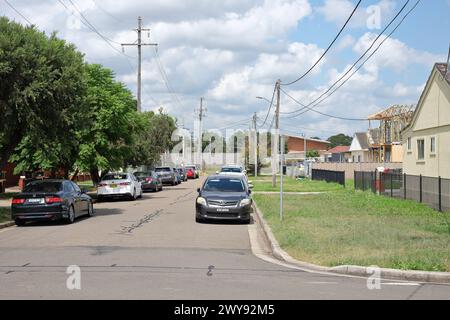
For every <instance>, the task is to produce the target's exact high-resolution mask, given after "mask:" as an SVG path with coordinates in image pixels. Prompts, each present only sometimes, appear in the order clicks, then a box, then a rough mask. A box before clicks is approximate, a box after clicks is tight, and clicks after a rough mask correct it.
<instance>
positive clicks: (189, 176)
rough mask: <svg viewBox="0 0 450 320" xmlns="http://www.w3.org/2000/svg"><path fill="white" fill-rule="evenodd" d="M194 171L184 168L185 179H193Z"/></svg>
mask: <svg viewBox="0 0 450 320" xmlns="http://www.w3.org/2000/svg"><path fill="white" fill-rule="evenodd" d="M195 176H196V175H195V170H194V169H193V168H186V177H187V178H188V179H195Z"/></svg>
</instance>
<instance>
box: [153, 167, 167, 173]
mask: <svg viewBox="0 0 450 320" xmlns="http://www.w3.org/2000/svg"><path fill="white" fill-rule="evenodd" d="M155 171H156V172H170V168H169V167H164V168H156V169H155Z"/></svg>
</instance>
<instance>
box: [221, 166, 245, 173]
mask: <svg viewBox="0 0 450 320" xmlns="http://www.w3.org/2000/svg"><path fill="white" fill-rule="evenodd" d="M221 172H235V173H240V172H242V169H241V168H230V167H225V168H222V170H221Z"/></svg>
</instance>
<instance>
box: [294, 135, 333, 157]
mask: <svg viewBox="0 0 450 320" xmlns="http://www.w3.org/2000/svg"><path fill="white" fill-rule="evenodd" d="M285 139H286V144H287V151H288V154H287V158H295V159H304V158H305V145H306V152H308V151H313V150H315V151H318V152H319V154H320V155H321V156H323V155H324V154H325V152H326V151H327V150H328V149H329V148H330V144H331V143H330V142H329V141H324V140H318V139H309V138H305V137H299V136H292V135H285Z"/></svg>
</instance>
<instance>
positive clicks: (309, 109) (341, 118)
mask: <svg viewBox="0 0 450 320" xmlns="http://www.w3.org/2000/svg"><path fill="white" fill-rule="evenodd" d="M281 91H282V92H283V93H284V94H285V95H286V96H288V97H289V98H291V100H292V101H294V102H295V103H297V104H299V105H301V106H303V107H304V108H306V109H308V111H313V112H315V113H318V114H321V115H323V116H326V117H329V118H333V119H339V120H346V121H367V119H362V118H346V117H340V116H334V115H331V114H327V113H324V112H320V111H317V110H314V109H313V108H310V107H308V106H305V105H304V104H303V103H301V102H300V101H298V100H297V99H295V98H294V97H293V96H291V95H290V94H289V93H287V92H286V91H284V90H283V89H281Z"/></svg>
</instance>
